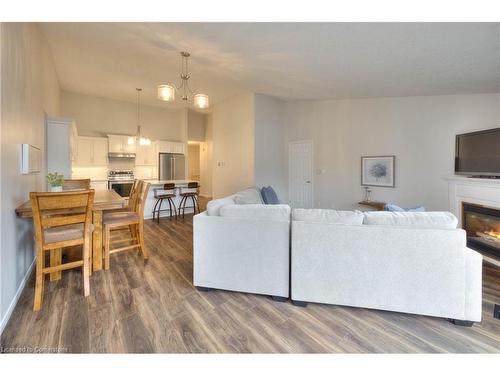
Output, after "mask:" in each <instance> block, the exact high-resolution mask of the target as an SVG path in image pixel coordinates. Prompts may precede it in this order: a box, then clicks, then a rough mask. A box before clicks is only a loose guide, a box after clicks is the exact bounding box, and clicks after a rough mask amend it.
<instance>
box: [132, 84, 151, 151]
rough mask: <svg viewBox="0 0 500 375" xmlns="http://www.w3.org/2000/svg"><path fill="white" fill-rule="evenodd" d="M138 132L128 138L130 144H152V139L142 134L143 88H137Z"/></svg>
mask: <svg viewBox="0 0 500 375" xmlns="http://www.w3.org/2000/svg"><path fill="white" fill-rule="evenodd" d="M136 90H137V133H136V135H135V137H130V138H129V139H128V143H129V144H134V143H136V144H138V145H139V146H149V145H151V139H149V138H146V137H144V136H143V135H142V133H141V130H142V126H141V91H142V89H140V88H137V89H136Z"/></svg>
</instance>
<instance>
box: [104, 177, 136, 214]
mask: <svg viewBox="0 0 500 375" xmlns="http://www.w3.org/2000/svg"><path fill="white" fill-rule="evenodd" d="M139 183H140V180H138V179H135V180H134V183H133V185H132V188H131V189H130V195H129V197H128V204H127V205H126V206H125V207H121V208H114V209H112V210H107V211H106V212H108V213H109V212H123V211H130V212H134V211H135V209H136V206H137V198H138V195H139V193H140V191H139Z"/></svg>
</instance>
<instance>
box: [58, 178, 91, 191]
mask: <svg viewBox="0 0 500 375" xmlns="http://www.w3.org/2000/svg"><path fill="white" fill-rule="evenodd" d="M62 188H63V190H89V189H90V178H84V179H79V180H63V185H62Z"/></svg>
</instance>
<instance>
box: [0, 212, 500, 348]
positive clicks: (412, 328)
mask: <svg viewBox="0 0 500 375" xmlns="http://www.w3.org/2000/svg"><path fill="white" fill-rule="evenodd" d="M145 233H146V245H147V246H148V248H149V250H150V259H149V261H148V262H144V261H143V259H142V258H141V257H140V256H138V255H137V253H136V252H134V251H130V252H124V253H119V254H116V255H113V256H112V258H111V269H110V270H109V271H100V272H96V273H94V274H93V275H92V277H91V295H90V296H89V297H87V298H85V297H83V295H82V290H81V287H82V286H81V272H80V271H79V270H73V271H66V272H63V277H62V280H60V281H58V282H48V281H47V283H46V285H47V287H46V291H45V296H44V301H43V306H42V309H41V311H40V312H38V313H34V312H33V311H32V305H33V291H34V280H33V277H32V278H31V281H30V282H29V283H28V286H27V287H26V288H25V290H24V291H23V294H22V296H21V298H20V301H19V303H18V305H17V307H16V309H15V311H14V313H13V315H12V318H11V320H10V322H9V324H8V326H7V327H6V329H5V331H4V334H3V336H2V338H1V347H2V350H3V351H12V350H13V348H20V350H24V351H30V350H39V351H42V352H47V351H57V350H58V351H60V352H75V353H86V352H91V353H100V352H113V353H123V352H126V353H150V352H161V353H191V352H192V353H204V352H210V353H212V352H224V353H226V352H229V353H271V352H278V353H289V352H295V353H337V352H348V353H414V352H425V353H441V352H458V353H476V352H500V320H498V319H494V318H493V305H494V303H495V302H496V303H500V269H498V268H493V267H491V266H487V265H485V266H484V275H483V280H484V282H483V284H484V288H483V321H482V323H480V324H475V325H474V326H473V327H472V328H466V327H458V326H454V325H452V324H451V323H449V322H447V321H446V320H445V319H439V318H430V317H424V316H415V315H407V314H399V313H393V312H387V311H376V310H367V309H359V308H350V307H341V306H328V305H319V304H309V305H308V306H307V308H301V307H296V306H293V305H292V304H291V303H290V302H285V303H283V302H274V301H273V300H271V299H270V298H269V297H266V296H257V295H249V294H243V293H235V292H225V291H210V292H198V291H197V290H196V289H195V288H194V287H193V285H192V284H191V280H192V240H191V238H192V218H191V216H190V217H188V216H186V219H184V220H178V221H175V220H172V221H171V220H169V219H162V220H161V221H160V224H159V225H158V224H157V223H155V222H153V221H151V220H147V221H146V224H145Z"/></svg>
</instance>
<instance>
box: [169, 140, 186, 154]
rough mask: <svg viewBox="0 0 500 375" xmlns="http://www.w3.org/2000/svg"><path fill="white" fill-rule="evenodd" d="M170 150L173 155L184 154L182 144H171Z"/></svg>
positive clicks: (184, 150)
mask: <svg viewBox="0 0 500 375" xmlns="http://www.w3.org/2000/svg"><path fill="white" fill-rule="evenodd" d="M172 149H173V151H172V152H173V153H174V154H185V153H186V149H185V145H184V143H182V142H172Z"/></svg>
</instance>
